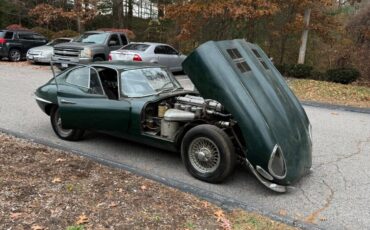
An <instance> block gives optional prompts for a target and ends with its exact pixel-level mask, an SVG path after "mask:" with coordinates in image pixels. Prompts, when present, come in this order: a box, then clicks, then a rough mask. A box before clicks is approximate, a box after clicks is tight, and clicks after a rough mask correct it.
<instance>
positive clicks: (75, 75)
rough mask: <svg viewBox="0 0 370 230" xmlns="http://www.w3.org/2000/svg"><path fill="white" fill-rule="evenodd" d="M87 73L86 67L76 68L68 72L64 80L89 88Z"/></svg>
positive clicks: (88, 73) (88, 71)
mask: <svg viewBox="0 0 370 230" xmlns="http://www.w3.org/2000/svg"><path fill="white" fill-rule="evenodd" d="M89 75H90V69H89V68H88V67H81V68H77V69H74V70H72V71H71V72H69V73H68V75H67V77H66V82H67V83H69V84H72V85H76V86H80V87H84V88H89V85H90V82H89V81H90V78H89Z"/></svg>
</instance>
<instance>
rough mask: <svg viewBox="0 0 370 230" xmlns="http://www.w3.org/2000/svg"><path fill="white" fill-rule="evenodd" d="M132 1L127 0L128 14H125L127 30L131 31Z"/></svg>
mask: <svg viewBox="0 0 370 230" xmlns="http://www.w3.org/2000/svg"><path fill="white" fill-rule="evenodd" d="M133 4H134V3H133V0H128V12H127V28H128V29H132V18H133V17H134V13H133V7H134V6H133Z"/></svg>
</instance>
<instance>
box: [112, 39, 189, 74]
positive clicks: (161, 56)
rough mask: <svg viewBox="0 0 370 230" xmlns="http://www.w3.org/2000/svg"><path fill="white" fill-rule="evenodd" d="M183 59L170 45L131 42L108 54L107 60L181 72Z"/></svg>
mask: <svg viewBox="0 0 370 230" xmlns="http://www.w3.org/2000/svg"><path fill="white" fill-rule="evenodd" d="M185 58H186V56H185V55H183V54H181V53H180V52H179V51H177V50H176V49H174V48H173V47H171V46H170V45H167V44H163V43H152V42H132V43H130V44H128V45H126V46H123V47H122V48H120V49H118V50H115V51H111V52H110V54H109V60H125V61H142V62H150V63H158V64H160V65H163V66H166V67H167V68H169V70H170V71H171V72H180V71H182V65H181V64H182V62H183V61H184V60H185Z"/></svg>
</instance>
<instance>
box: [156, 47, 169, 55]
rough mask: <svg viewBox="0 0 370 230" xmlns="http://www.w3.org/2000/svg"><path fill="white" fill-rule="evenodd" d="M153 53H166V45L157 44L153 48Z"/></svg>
mask: <svg viewBox="0 0 370 230" xmlns="http://www.w3.org/2000/svg"><path fill="white" fill-rule="evenodd" d="M154 53H155V54H166V47H165V46H157V47H155V49H154Z"/></svg>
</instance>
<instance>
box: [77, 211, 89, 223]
mask: <svg viewBox="0 0 370 230" xmlns="http://www.w3.org/2000/svg"><path fill="white" fill-rule="evenodd" d="M87 223H89V218H87V216H86V215H84V214H82V215H80V216H79V217H78V220H77V221H76V224H77V225H81V224H87Z"/></svg>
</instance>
